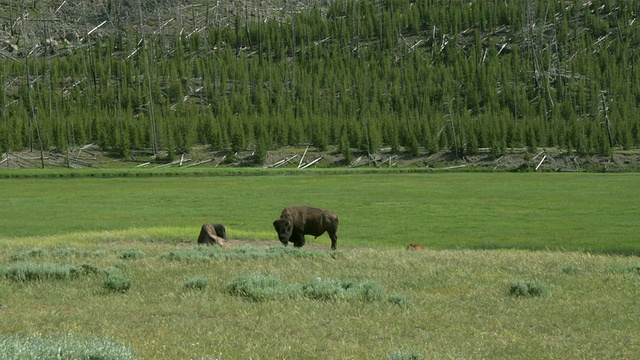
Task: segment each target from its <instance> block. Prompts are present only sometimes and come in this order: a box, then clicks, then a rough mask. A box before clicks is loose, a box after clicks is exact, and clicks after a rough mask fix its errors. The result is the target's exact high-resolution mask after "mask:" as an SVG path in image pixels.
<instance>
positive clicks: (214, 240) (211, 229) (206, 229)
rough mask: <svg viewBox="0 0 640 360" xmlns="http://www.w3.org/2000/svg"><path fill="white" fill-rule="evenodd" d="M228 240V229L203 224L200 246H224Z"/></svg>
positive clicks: (221, 226)
mask: <svg viewBox="0 0 640 360" xmlns="http://www.w3.org/2000/svg"><path fill="white" fill-rule="evenodd" d="M226 238H227V229H226V228H225V227H224V226H223V225H221V224H209V223H207V224H203V225H202V229H200V236H198V244H206V245H213V244H218V245H220V246H224V241H225V239H226Z"/></svg>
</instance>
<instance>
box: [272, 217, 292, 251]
mask: <svg viewBox="0 0 640 360" xmlns="http://www.w3.org/2000/svg"><path fill="white" fill-rule="evenodd" d="M273 227H274V228H275V229H276V231H277V232H278V240H280V242H281V243H283V244H285V245H287V244H288V243H289V239H290V238H291V233H292V232H293V223H291V221H289V220H287V219H278V220H276V221H274V222H273Z"/></svg>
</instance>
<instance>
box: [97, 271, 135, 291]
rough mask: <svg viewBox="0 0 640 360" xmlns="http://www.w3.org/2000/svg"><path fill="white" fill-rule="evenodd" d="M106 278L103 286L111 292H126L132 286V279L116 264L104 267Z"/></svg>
mask: <svg viewBox="0 0 640 360" xmlns="http://www.w3.org/2000/svg"><path fill="white" fill-rule="evenodd" d="M104 272H105V274H106V278H105V279H104V283H103V286H104V288H105V289H107V290H108V291H111V292H126V291H128V290H129V289H130V288H131V280H130V279H129V278H127V277H126V276H125V274H124V272H122V270H120V269H119V268H117V267H115V266H111V267H108V268H106V269H104Z"/></svg>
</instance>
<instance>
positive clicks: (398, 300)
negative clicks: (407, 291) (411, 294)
mask: <svg viewBox="0 0 640 360" xmlns="http://www.w3.org/2000/svg"><path fill="white" fill-rule="evenodd" d="M389 302H390V303H391V304H393V305H395V306H399V307H403V308H410V307H411V306H413V303H412V302H411V300H410V299H409V298H408V297H407V296H406V295H401V294H391V295H389Z"/></svg>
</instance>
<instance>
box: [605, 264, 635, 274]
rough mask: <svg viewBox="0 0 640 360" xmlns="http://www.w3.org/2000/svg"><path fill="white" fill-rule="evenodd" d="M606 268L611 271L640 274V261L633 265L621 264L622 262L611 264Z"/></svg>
mask: <svg viewBox="0 0 640 360" xmlns="http://www.w3.org/2000/svg"><path fill="white" fill-rule="evenodd" d="M607 270H608V271H610V272H612V273H621V274H622V273H636V274H640V263H637V264H634V265H622V264H613V265H610V266H609V267H607Z"/></svg>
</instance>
